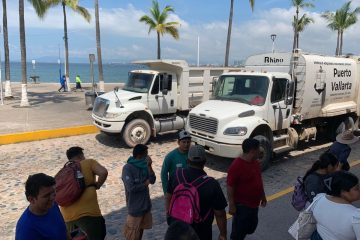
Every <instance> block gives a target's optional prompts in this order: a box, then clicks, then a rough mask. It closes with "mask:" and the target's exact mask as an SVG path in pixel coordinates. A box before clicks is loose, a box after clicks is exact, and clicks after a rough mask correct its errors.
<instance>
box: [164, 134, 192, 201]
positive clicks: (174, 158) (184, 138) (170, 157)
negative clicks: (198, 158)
mask: <svg viewBox="0 0 360 240" xmlns="http://www.w3.org/2000/svg"><path fill="white" fill-rule="evenodd" d="M177 143H178V145H179V147H177V148H175V149H174V150H172V151H171V152H169V153H168V154H167V155H166V156H165V159H164V162H163V165H162V168H161V184H162V187H163V191H164V194H166V190H167V186H168V182H169V179H170V176H171V175H174V174H175V171H176V169H177V168H185V167H186V165H187V163H186V162H187V158H188V152H189V148H190V144H191V136H190V133H189V132H187V131H185V130H182V131H180V132H179V135H178V141H177Z"/></svg>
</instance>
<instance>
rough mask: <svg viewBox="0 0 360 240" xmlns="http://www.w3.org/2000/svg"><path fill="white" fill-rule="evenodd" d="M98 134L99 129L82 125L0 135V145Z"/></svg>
mask: <svg viewBox="0 0 360 240" xmlns="http://www.w3.org/2000/svg"><path fill="white" fill-rule="evenodd" d="M98 132H99V129H98V128H97V127H95V126H93V125H83V126H76V127H69V128H56V129H49V130H39V131H32V132H22V133H12V134H4V135H0V145H5V144H12V143H20V142H31V141H38V140H44V139H50V138H60V137H70V136H76V135H83V134H90V133H98Z"/></svg>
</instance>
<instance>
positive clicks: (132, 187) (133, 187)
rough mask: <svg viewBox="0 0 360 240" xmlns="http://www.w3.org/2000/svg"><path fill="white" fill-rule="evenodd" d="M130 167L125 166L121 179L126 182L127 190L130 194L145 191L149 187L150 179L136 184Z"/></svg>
mask: <svg viewBox="0 0 360 240" xmlns="http://www.w3.org/2000/svg"><path fill="white" fill-rule="evenodd" d="M129 168H130V167H129V166H128V165H125V166H124V168H123V170H122V176H121V179H122V180H123V182H124V185H125V188H126V189H127V191H129V192H139V191H144V190H145V188H147V187H148V185H149V183H150V181H149V179H147V180H146V181H145V182H143V183H142V182H138V183H136V182H135V178H134V176H133V175H132V173H131V170H130V169H129Z"/></svg>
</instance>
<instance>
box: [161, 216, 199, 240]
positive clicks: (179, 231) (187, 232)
mask: <svg viewBox="0 0 360 240" xmlns="http://www.w3.org/2000/svg"><path fill="white" fill-rule="evenodd" d="M164 240H199V237H198V236H197V234H196V232H195V230H194V229H193V228H192V227H191V226H190V225H189V224H187V223H185V222H183V221H174V222H172V223H171V224H170V226H169V227H168V229H167V231H166V233H165V238H164Z"/></svg>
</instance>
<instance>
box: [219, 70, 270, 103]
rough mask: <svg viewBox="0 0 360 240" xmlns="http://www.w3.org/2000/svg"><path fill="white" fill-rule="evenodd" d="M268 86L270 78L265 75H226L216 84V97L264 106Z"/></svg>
mask: <svg viewBox="0 0 360 240" xmlns="http://www.w3.org/2000/svg"><path fill="white" fill-rule="evenodd" d="M268 86H269V79H268V78H267V77H264V76H251V75H250V76H246V75H232V76H231V75H224V76H221V77H220V79H219V81H218V83H217V85H216V90H215V99H217V100H228V101H239V102H243V103H246V104H250V105H258V106H262V105H264V103H265V99H266V95H267V92H268Z"/></svg>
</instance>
